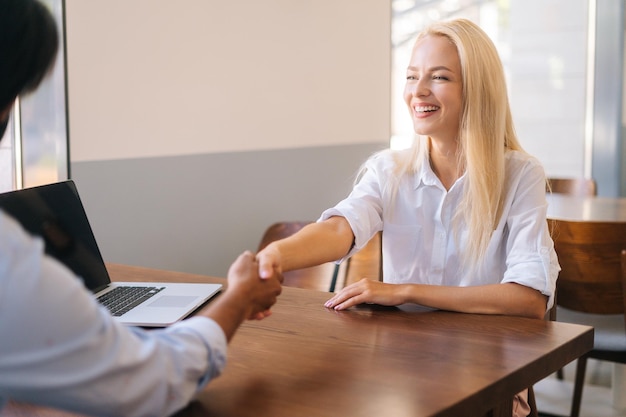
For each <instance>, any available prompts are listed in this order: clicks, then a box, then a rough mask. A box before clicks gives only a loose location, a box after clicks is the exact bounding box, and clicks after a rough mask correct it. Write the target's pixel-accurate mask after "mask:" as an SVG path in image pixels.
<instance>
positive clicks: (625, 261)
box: [622, 249, 626, 323]
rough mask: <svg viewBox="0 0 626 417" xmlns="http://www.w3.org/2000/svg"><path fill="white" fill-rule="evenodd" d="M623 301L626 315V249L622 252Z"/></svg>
mask: <svg viewBox="0 0 626 417" xmlns="http://www.w3.org/2000/svg"><path fill="white" fill-rule="evenodd" d="M622 299H623V301H624V313H626V249H623V250H622ZM625 323H626V322H625Z"/></svg>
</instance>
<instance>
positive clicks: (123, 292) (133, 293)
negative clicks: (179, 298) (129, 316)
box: [98, 287, 164, 317]
mask: <svg viewBox="0 0 626 417" xmlns="http://www.w3.org/2000/svg"><path fill="white" fill-rule="evenodd" d="M163 288H164V287H161V288H158V287H115V288H113V290H111V291H109V292H108V293H106V294H103V295H101V296H100V297H98V301H99V302H100V303H101V304H103V305H104V306H105V307H106V308H108V309H109V311H111V314H112V315H114V316H116V317H119V316H121V315H122V314H124V313H126V312H128V311H130V310H131V309H132V308H134V307H136V306H138V305H139V304H141V303H143V302H144V301H146V300H147V299H149V298H151V297H154V296H155V295H156V294H158V293H159V291H161V290H162V289H163Z"/></svg>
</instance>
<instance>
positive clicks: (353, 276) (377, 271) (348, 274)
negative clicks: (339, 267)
mask: <svg viewBox="0 0 626 417" xmlns="http://www.w3.org/2000/svg"><path fill="white" fill-rule="evenodd" d="M382 236H383V234H382V232H378V233H376V234H375V235H374V237H372V239H370V241H369V242H367V244H366V245H365V246H364V247H363V248H362V249H361V250H360V251H358V252H357V253H355V254H354V255H352V256H351V257H350V259H349V260H348V263H347V266H346V270H345V279H344V281H343V286H346V285H349V284H352V283H353V282H357V281H360V280H361V279H362V278H370V279H374V280H379V281H381V280H382V277H383V272H382V267H383V265H382Z"/></svg>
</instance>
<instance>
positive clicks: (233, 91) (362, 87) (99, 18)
mask: <svg viewBox="0 0 626 417" xmlns="http://www.w3.org/2000/svg"><path fill="white" fill-rule="evenodd" d="M66 9H67V10H66V15H67V45H68V55H67V59H68V73H69V114H70V140H71V150H70V151H71V158H72V161H73V162H81V161H92V160H109V159H120V158H135V157H151V156H165V155H186V154H197V153H213V152H230V151H243V150H254V149H277V148H299V147H307V146H323V145H343V144H354V143H362V142H380V141H387V140H388V139H389V73H390V63H389V59H388V56H389V39H390V10H391V7H390V1H389V0H298V1H286V0H238V1H224V0H211V1H208V0H184V1H171V0H91V1H85V0H67V3H66ZM381 52H382V54H381Z"/></svg>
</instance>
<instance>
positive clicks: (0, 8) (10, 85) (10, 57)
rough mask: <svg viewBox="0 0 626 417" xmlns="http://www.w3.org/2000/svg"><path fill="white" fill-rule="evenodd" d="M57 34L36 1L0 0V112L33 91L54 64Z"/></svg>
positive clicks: (47, 16) (46, 11)
mask: <svg viewBox="0 0 626 417" xmlns="http://www.w3.org/2000/svg"><path fill="white" fill-rule="evenodd" d="M58 48H59V35H58V32H57V26H56V23H55V21H54V18H53V17H52V15H51V14H50V12H49V11H48V9H47V8H46V6H45V5H43V4H42V3H40V2H39V1H37V0H0V111H1V110H3V109H5V108H6V107H8V106H9V105H11V103H13V101H14V100H15V98H16V97H17V96H19V95H21V94H23V93H27V92H30V91H32V90H34V89H35V88H37V86H38V85H39V83H40V82H41V80H42V79H43V78H44V77H45V76H46V75H47V73H48V71H49V70H50V68H51V67H52V64H53V63H54V59H55V57H56V54H57V51H58Z"/></svg>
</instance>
